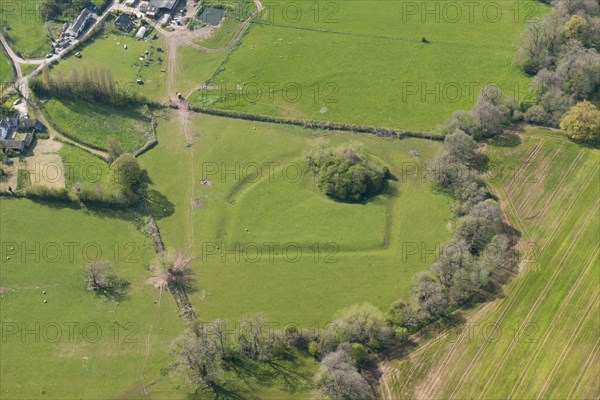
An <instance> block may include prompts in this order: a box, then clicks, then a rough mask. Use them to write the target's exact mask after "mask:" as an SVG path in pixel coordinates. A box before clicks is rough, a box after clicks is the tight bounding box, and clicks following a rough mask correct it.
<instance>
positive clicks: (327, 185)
mask: <svg viewBox="0 0 600 400" xmlns="http://www.w3.org/2000/svg"><path fill="white" fill-rule="evenodd" d="M306 164H307V165H308V166H309V168H310V169H311V170H312V171H313V172H314V173H315V174H316V175H317V176H318V182H317V186H318V188H319V189H320V190H321V191H322V192H323V193H325V194H326V195H327V196H329V197H332V198H334V199H337V200H340V201H346V202H359V201H362V200H365V199H367V198H369V197H371V196H374V195H376V194H377V193H379V192H381V190H382V189H383V188H384V187H385V183H386V182H385V181H386V179H389V178H390V176H391V173H390V170H389V169H388V168H387V167H383V166H381V165H379V164H377V163H376V162H374V161H372V160H370V159H369V157H368V156H367V155H366V154H365V153H363V152H361V151H360V150H358V149H355V148H352V147H348V146H346V147H341V148H337V149H333V148H325V147H322V146H316V148H314V149H312V150H311V151H309V152H308V154H307V155H306Z"/></svg>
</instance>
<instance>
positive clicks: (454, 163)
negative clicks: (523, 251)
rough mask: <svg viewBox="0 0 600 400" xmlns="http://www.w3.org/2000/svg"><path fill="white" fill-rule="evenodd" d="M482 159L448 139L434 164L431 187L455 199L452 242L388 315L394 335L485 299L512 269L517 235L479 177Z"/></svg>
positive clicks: (463, 137) (461, 137) (459, 136)
mask: <svg viewBox="0 0 600 400" xmlns="http://www.w3.org/2000/svg"><path fill="white" fill-rule="evenodd" d="M481 157H482V156H481V155H480V154H479V153H478V151H477V145H476V143H475V141H474V140H473V138H472V137H471V136H469V135H467V134H466V133H464V132H462V131H459V130H457V131H456V132H454V133H452V134H450V135H448V136H447V137H446V140H445V141H444V145H443V148H442V152H441V153H440V154H439V156H438V157H437V160H436V168H435V185H436V186H437V187H438V189H440V190H442V191H445V192H447V193H449V194H450V195H451V196H452V197H454V198H455V199H457V200H459V205H458V206H456V207H455V209H454V212H455V215H456V216H457V220H456V223H455V229H454V233H453V236H452V238H451V239H450V240H449V241H448V242H447V243H446V244H445V245H444V246H443V247H442V249H441V251H440V254H439V256H438V258H437V260H436V261H435V262H434V263H433V264H432V265H431V267H430V269H429V271H426V272H420V273H418V274H416V275H415V276H414V277H413V285H412V287H411V292H410V297H409V300H408V302H405V301H402V300H399V301H397V302H396V303H395V304H393V306H392V308H391V309H390V312H389V317H390V321H391V322H392V324H393V325H394V326H396V327H397V328H398V329H397V333H398V332H402V334H405V333H410V332H414V331H416V330H418V329H419V328H421V327H422V326H424V325H426V324H427V323H429V322H431V321H433V320H435V319H437V318H439V317H443V316H445V315H447V314H448V313H449V312H451V311H452V310H454V309H455V308H456V307H459V306H461V305H463V304H465V303H466V302H469V301H479V300H482V299H485V298H486V297H487V296H488V295H489V294H493V293H495V291H496V290H497V288H498V286H499V285H500V284H502V283H503V282H504V281H505V280H506V278H507V277H508V276H510V275H511V274H512V273H513V272H514V270H515V268H516V265H517V259H518V255H517V253H516V250H515V249H514V245H515V244H516V242H517V239H518V238H517V235H516V233H515V232H514V230H513V229H512V228H510V227H509V226H507V225H506V224H505V223H504V221H503V218H502V211H501V209H500V207H499V205H498V203H497V202H496V201H495V200H494V199H492V198H491V196H490V194H489V193H488V192H487V191H486V190H485V187H484V186H483V184H482V183H481V181H480V179H479V173H478V170H477V167H478V165H482V163H481Z"/></svg>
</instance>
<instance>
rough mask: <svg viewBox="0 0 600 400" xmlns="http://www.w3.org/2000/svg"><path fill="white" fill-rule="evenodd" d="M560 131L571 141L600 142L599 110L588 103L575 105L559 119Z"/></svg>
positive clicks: (583, 102)
mask: <svg viewBox="0 0 600 400" xmlns="http://www.w3.org/2000/svg"><path fill="white" fill-rule="evenodd" d="M560 129H562V130H564V131H566V132H567V134H568V135H569V136H570V137H572V138H573V139H577V140H584V141H597V140H600V110H598V108H597V107H596V106H595V105H594V104H592V103H590V102H589V101H582V102H580V103H577V104H575V105H574V106H573V107H571V109H570V110H569V111H568V112H567V113H566V114H565V115H564V116H563V118H562V119H561V121H560Z"/></svg>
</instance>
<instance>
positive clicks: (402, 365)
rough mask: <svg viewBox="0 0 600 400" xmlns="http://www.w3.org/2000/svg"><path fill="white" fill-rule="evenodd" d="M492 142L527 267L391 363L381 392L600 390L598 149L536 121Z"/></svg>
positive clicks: (493, 174) (498, 394)
mask: <svg viewBox="0 0 600 400" xmlns="http://www.w3.org/2000/svg"><path fill="white" fill-rule="evenodd" d="M486 152H487V154H488V155H489V156H490V159H491V164H492V169H491V171H490V176H488V181H489V184H490V186H491V188H492V191H493V192H494V193H495V194H496V195H497V196H499V198H500V199H501V202H502V205H503V208H504V210H505V212H506V215H507V217H508V219H509V221H510V222H511V223H512V224H513V226H514V227H515V228H517V229H518V230H520V231H521V234H522V240H521V244H520V248H521V252H522V254H523V256H522V264H521V271H520V273H519V275H518V276H517V277H515V278H514V279H513V280H512V281H511V283H510V284H509V285H508V286H507V287H506V288H505V294H504V296H501V297H500V298H499V299H497V300H496V301H494V302H492V303H489V304H484V305H482V306H480V307H477V308H476V309H475V310H470V311H467V312H464V313H462V312H461V313H460V314H459V316H458V317H457V318H456V319H457V320H460V319H461V318H460V315H462V316H463V317H464V318H465V319H466V321H463V325H462V326H459V327H458V328H456V329H454V330H453V331H450V332H448V331H446V332H447V333H448V336H443V335H439V334H438V335H436V336H435V338H433V339H432V340H424V341H422V342H421V343H420V346H419V347H418V348H417V349H416V351H414V352H413V353H411V354H409V355H408V356H406V355H405V356H404V358H403V359H402V360H400V361H391V362H389V363H386V364H385V365H386V367H385V368H387V369H388V370H387V371H388V373H387V377H386V379H385V380H384V383H383V384H382V391H381V392H382V396H383V397H384V398H415V397H417V396H420V397H423V398H578V399H583V398H597V397H598V396H599V395H600V392H599V391H598V386H597V385H596V384H595V383H593V382H594V379H596V377H597V366H598V362H599V360H600V359H599V353H598V350H599V341H598V335H597V332H598V329H599V328H600V318H599V315H598V313H597V310H598V287H599V286H600V278H599V275H598V255H599V253H598V250H599V249H598V235H599V234H600V230H599V225H598V223H597V222H598V218H599V215H598V210H599V208H598V179H599V171H600V170H599V169H598V159H599V151H598V150H594V149H589V148H582V147H580V146H578V145H576V144H574V143H572V142H570V141H568V140H566V138H565V137H564V136H563V135H561V134H560V133H557V132H551V131H545V130H542V129H532V130H529V131H527V132H526V133H525V134H524V136H523V142H522V143H521V144H520V145H518V146H516V147H499V146H488V148H487V151H486ZM486 327H487V328H486ZM442 332H444V331H442ZM407 377H408V378H409V379H407Z"/></svg>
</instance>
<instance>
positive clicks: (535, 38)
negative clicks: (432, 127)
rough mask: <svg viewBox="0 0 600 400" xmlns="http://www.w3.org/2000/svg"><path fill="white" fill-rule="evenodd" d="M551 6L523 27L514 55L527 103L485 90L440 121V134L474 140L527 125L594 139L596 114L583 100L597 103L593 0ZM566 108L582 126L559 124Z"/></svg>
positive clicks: (596, 9) (599, 82)
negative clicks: (526, 86)
mask: <svg viewBox="0 0 600 400" xmlns="http://www.w3.org/2000/svg"><path fill="white" fill-rule="evenodd" d="M552 4H553V5H554V6H555V7H554V9H553V11H552V12H550V13H549V14H547V15H546V16H544V17H543V18H542V19H538V20H531V21H529V22H528V24H527V28H526V30H525V31H524V33H523V35H522V37H521V43H520V46H519V49H518V50H517V53H516V55H515V58H516V60H517V62H518V63H519V65H520V66H521V67H522V69H523V70H524V71H525V72H526V73H527V74H530V75H533V76H534V78H533V82H532V85H531V88H530V92H531V94H532V96H533V99H532V100H533V101H528V100H527V101H526V100H525V99H519V98H517V97H516V96H512V97H508V96H503V95H502V91H501V90H500V88H498V87H497V86H495V85H488V86H485V87H483V88H482V89H481V92H480V93H479V97H478V99H477V101H476V103H475V105H474V106H473V108H472V109H471V110H470V111H464V110H459V111H456V112H454V113H453V114H452V116H451V118H449V119H448V120H447V121H446V122H445V124H444V126H443V127H442V131H443V133H444V134H450V133H452V132H454V131H455V130H456V129H460V130H462V131H464V132H466V133H467V134H469V135H471V136H473V137H475V138H476V139H478V138H484V137H490V136H495V135H498V134H500V133H502V132H503V131H504V129H505V128H506V127H507V126H509V125H510V124H512V123H514V122H520V121H527V122H531V123H534V124H540V125H549V126H554V127H559V125H560V126H561V128H562V129H564V130H566V131H567V133H568V134H569V135H570V136H571V137H573V138H575V139H583V140H586V141H595V140H598V139H599V138H600V129H598V127H597V126H598V125H597V124H596V122H597V118H598V117H597V111H598V109H597V108H596V106H595V105H593V104H592V103H589V102H588V101H586V100H592V101H598V100H600V98H599V97H598V92H599V89H600V55H599V54H598V50H600V6H599V4H598V2H597V1H596V0H554V1H552ZM570 109H572V110H573V111H572V113H571V114H572V115H578V116H582V115H583V116H584V118H583V121H585V122H580V123H579V124H578V125H577V126H576V127H575V128H574V129H571V125H570V122H566V123H564V124H561V122H562V118H563V117H565V116H566V113H567V112H568V111H569V110H570ZM571 120H572V118H571ZM588 121H589V122H588ZM582 130H583V132H582Z"/></svg>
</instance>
